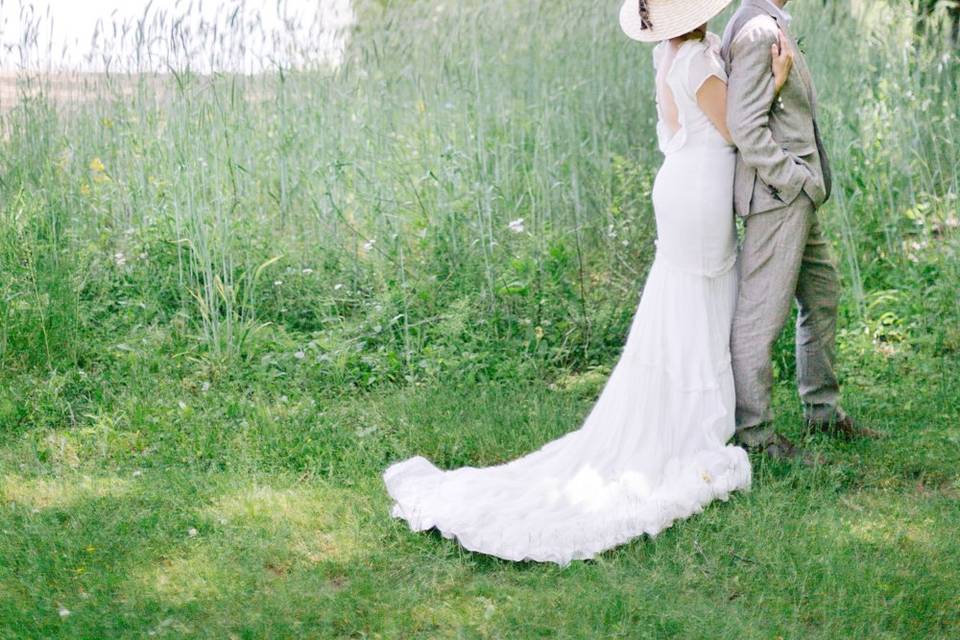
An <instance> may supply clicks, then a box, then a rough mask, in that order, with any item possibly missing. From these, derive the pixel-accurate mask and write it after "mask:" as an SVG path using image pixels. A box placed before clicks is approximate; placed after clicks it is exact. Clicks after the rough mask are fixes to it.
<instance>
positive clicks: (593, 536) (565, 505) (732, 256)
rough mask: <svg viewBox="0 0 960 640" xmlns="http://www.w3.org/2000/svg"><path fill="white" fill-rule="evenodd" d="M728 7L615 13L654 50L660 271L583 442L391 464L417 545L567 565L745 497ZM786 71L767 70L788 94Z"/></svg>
mask: <svg viewBox="0 0 960 640" xmlns="http://www.w3.org/2000/svg"><path fill="white" fill-rule="evenodd" d="M729 2H730V0H660V1H659V2H658V1H657V0H648V2H643V0H640V2H639V7H638V4H637V3H638V0H626V3H625V4H624V8H623V9H622V10H621V18H620V21H621V26H622V28H623V29H624V31H625V32H627V34H628V35H630V36H631V37H633V38H635V39H639V40H646V41H651V40H659V41H660V43H659V44H658V45H657V47H656V48H655V49H654V54H653V60H654V67H655V70H656V73H657V97H656V101H657V114H658V123H657V137H658V142H659V147H660V150H661V151H662V152H663V153H664V156H665V157H664V162H663V165H662V166H661V167H660V170H659V172H658V173H657V177H656V180H655V182H654V187H653V205H654V211H655V217H656V224H657V242H656V257H655V259H654V261H653V265H652V266H651V268H650V272H649V275H648V276H647V280H646V283H645V285H644V288H643V293H642V295H641V298H640V303H639V306H638V308H637V311H636V314H635V315H634V318H633V320H632V323H631V326H630V329H629V333H628V336H627V339H626V343H625V345H624V348H623V351H622V353H621V355H620V358H619V360H618V362H617V364H616V366H615V367H614V369H613V371H612V372H611V374H610V376H609V378H608V380H607V382H606V384H605V386H604V387H603V390H602V391H601V393H600V395H599V397H598V398H597V400H596V402H595V404H594V406H593V408H592V409H591V410H590V412H589V414H588V415H587V417H586V419H585V420H584V422H583V424H582V425H581V426H580V428H579V429H577V430H575V431H571V432H569V433H567V434H566V435H564V436H562V437H560V438H557V439H556V440H553V441H551V442H549V443H547V444H545V445H544V446H543V447H541V448H540V449H538V450H536V451H533V452H531V453H529V454H527V455H525V456H523V457H520V458H517V459H514V460H512V461H510V462H506V463H503V464H499V465H494V466H488V467H472V466H466V467H461V468H458V469H451V470H442V469H439V468H437V467H436V466H435V465H434V464H433V463H431V462H430V461H429V460H427V459H426V458H424V457H423V456H414V457H412V458H409V459H407V460H403V461H400V462H396V463H394V464H392V465H391V466H390V467H389V468H387V469H386V471H385V472H384V473H383V480H384V483H385V485H386V489H387V491H388V493H389V494H390V496H391V497H392V498H393V501H394V502H393V506H392V509H391V515H392V516H394V517H397V518H403V519H405V520H406V521H407V523H408V524H409V527H410V529H411V530H414V531H423V530H427V529H430V528H433V527H436V528H437V529H438V530H439V531H440V533H441V534H442V535H443V536H444V537H446V538H456V540H457V541H458V542H459V543H460V544H461V545H462V546H463V547H465V548H467V549H470V550H472V551H477V552H481V553H485V554H489V555H494V556H498V557H500V558H504V559H508V560H534V561H540V562H554V563H557V564H559V565H561V566H565V565H567V564H569V563H570V561H571V560H577V559H586V558H592V557H594V556H595V555H596V554H598V553H600V552H601V551H604V550H606V549H610V548H611V547H614V546H617V545H620V544H622V543H625V542H627V541H629V540H631V539H633V538H635V537H637V536H640V535H642V534H647V535H649V536H655V535H656V534H657V533H659V532H660V531H661V530H663V529H664V528H665V527H667V526H669V525H670V524H671V523H672V522H673V521H674V520H676V519H678V518H683V517H687V516H689V515H691V514H694V513H697V512H699V511H701V510H702V509H703V508H704V506H705V505H707V504H708V503H709V502H711V501H713V500H714V499H717V498H719V499H722V500H726V499H727V498H728V496H729V494H730V492H731V491H734V490H737V489H747V488H749V486H750V478H751V474H750V462H749V459H748V457H747V454H746V452H745V451H744V450H743V449H741V448H740V447H736V446H733V445H729V444H726V442H727V440H728V439H730V438H731V437H732V436H733V433H734V406H735V403H734V391H733V375H732V370H731V365H730V351H729V334H730V325H731V320H732V316H733V309H734V302H735V300H736V288H737V274H736V270H735V269H734V268H733V267H734V263H735V260H736V229H735V224H734V217H733V211H732V206H733V205H732V202H733V173H734V157H735V150H734V147H733V146H732V144H731V143H730V141H729V134H728V133H727V131H726V125H725V108H724V103H725V97H726V91H725V89H726V85H725V82H726V74H725V72H724V65H723V62H722V61H721V59H720V57H719V53H718V48H719V38H718V37H717V36H716V35H715V34H713V33H708V32H706V24H705V22H706V21H707V20H708V19H709V18H711V17H713V16H714V15H715V14H716V13H718V12H719V11H720V10H721V9H722V8H723V7H724V6H725V5H726V4H727V3H729ZM628 5H629V7H628ZM685 5H688V6H687V8H686V9H682V10H677V11H676V13H677V14H679V13H684V14H686V15H685V17H683V18H680V17H678V16H677V15H676V14H671V8H677V7H678V6H685ZM691 8H692V10H690V9H691ZM638 9H639V10H638ZM651 23H652V26H651ZM665 33H666V35H664V34H665ZM784 58H788V56H786V55H783V56H777V55H774V56H773V60H774V72H775V73H774V75H775V76H777V86H778V88H779V87H780V86H781V85H782V78H781V77H780V75H781V74H782V75H783V77H784V78H785V76H786V72H788V71H789V60H786V61H784ZM778 61H779V64H778ZM784 66H785V67H786V71H784V68H783V67H784ZM778 67H779V68H778Z"/></svg>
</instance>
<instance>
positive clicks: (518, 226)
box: [507, 218, 523, 233]
mask: <svg viewBox="0 0 960 640" xmlns="http://www.w3.org/2000/svg"><path fill="white" fill-rule="evenodd" d="M507 228H508V229H510V231H513V232H514V233H523V218H517V219H516V220H511V221H510V224H508V225H507Z"/></svg>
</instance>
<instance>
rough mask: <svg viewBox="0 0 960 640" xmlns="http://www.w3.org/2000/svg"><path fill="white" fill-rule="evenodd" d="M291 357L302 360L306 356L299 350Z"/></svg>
mask: <svg viewBox="0 0 960 640" xmlns="http://www.w3.org/2000/svg"><path fill="white" fill-rule="evenodd" d="M293 357H294V358H296V359H297V360H303V359H304V358H306V357H307V354H306V353H304V352H303V350H302V349H301V350H300V351H297V352H296V353H294V354H293Z"/></svg>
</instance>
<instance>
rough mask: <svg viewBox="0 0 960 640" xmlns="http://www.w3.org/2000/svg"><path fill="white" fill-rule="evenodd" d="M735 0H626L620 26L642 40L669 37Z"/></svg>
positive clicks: (666, 38)
mask: <svg viewBox="0 0 960 640" xmlns="http://www.w3.org/2000/svg"><path fill="white" fill-rule="evenodd" d="M731 1H732V0H624V3H623V6H621V7H620V28H621V29H623V32H624V33H625V34H627V35H628V36H630V37H631V38H633V39H634V40H640V41H641V42H658V41H660V40H669V39H670V38H675V37H677V36H680V35H683V34H685V33H688V32H690V31H693V30H694V29H696V28H697V27H699V26H700V25H702V24H703V23H704V22H706V21H708V20H709V19H710V18H712V17H714V16H715V15H717V14H718V13H720V12H721V11H723V9H724V7H726V6H727V5H728V4H730V2H731Z"/></svg>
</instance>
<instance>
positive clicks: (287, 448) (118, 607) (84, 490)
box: [0, 0, 960, 638]
mask: <svg viewBox="0 0 960 640" xmlns="http://www.w3.org/2000/svg"><path fill="white" fill-rule="evenodd" d="M178 6H180V7H181V9H183V7H185V6H186V5H184V4H183V3H181V4H180V5H178ZM617 9H618V5H617V3H612V4H611V3H606V4H597V3H587V2H581V1H577V2H574V1H571V0H564V1H562V2H542V1H540V0H530V1H527V2H519V1H516V0H491V1H487V2H476V1H474V0H466V1H464V2H456V3H450V2H420V1H405V2H396V3H390V2H363V3H356V4H355V5H354V6H353V7H352V8H350V12H352V13H354V16H353V17H354V18H355V24H352V21H351V20H346V19H344V24H343V25H341V26H342V29H339V30H334V31H333V32H331V31H329V30H324V29H322V28H321V29H320V31H318V32H317V33H319V32H323V33H325V34H328V35H329V34H331V33H336V34H340V35H339V36H337V37H340V36H342V38H341V39H340V40H336V42H337V43H340V44H341V45H342V48H341V49H337V51H339V53H338V54H337V55H336V56H334V58H332V59H331V58H329V57H328V56H326V54H325V53H323V52H322V51H321V48H320V47H319V45H318V44H317V42H312V43H311V42H307V43H303V44H304V46H303V47H300V48H298V49H296V52H297V55H293V56H292V57H288V58H284V57H275V58H273V59H272V62H271V59H266V62H265V63H264V60H265V59H264V58H263V57H257V58H256V59H257V60H258V61H259V63H263V64H260V66H258V67H257V68H256V70H255V73H249V71H250V69H248V68H247V67H246V64H247V63H246V62H243V61H241V60H240V58H239V57H242V56H244V55H245V52H246V51H247V49H246V48H244V49H243V50H242V51H241V49H238V48H235V47H232V45H231V46H226V47H225V48H223V49H218V51H219V52H220V53H217V54H216V55H217V56H220V57H213V58H211V57H210V56H207V57H206V58H205V59H204V60H205V62H203V61H197V60H194V59H191V58H190V57H189V56H187V57H186V58H184V57H183V56H181V55H180V54H182V53H183V52H184V51H186V50H188V49H184V48H182V47H181V46H180V44H177V42H176V38H180V39H181V42H182V41H183V38H185V37H186V36H184V35H183V32H177V31H175V30H174V31H171V30H170V28H169V24H167V23H160V22H155V23H151V24H152V25H153V26H152V29H153V30H152V31H150V30H149V29H147V32H149V33H152V34H154V38H153V39H145V40H144V41H143V43H142V44H140V45H137V44H136V43H137V42H138V41H137V40H136V39H134V40H133V42H134V46H133V48H129V49H123V53H122V54H118V55H121V56H122V57H123V58H124V59H125V60H126V61H127V62H129V61H131V60H132V61H136V60H152V61H155V62H156V61H162V62H165V64H160V66H159V67H158V68H154V67H152V66H140V67H137V66H136V65H134V66H133V67H129V66H128V67H123V68H122V70H119V71H116V72H114V71H112V70H111V68H109V65H107V66H106V67H102V66H101V67H100V68H93V69H87V70H82V69H81V70H77V69H72V70H71V69H53V68H52V67H50V66H46V67H44V65H40V67H39V68H24V69H23V70H21V71H19V72H18V71H17V69H18V68H19V67H18V65H17V63H16V60H15V59H14V58H12V57H10V56H13V55H14V54H13V53H11V50H10V49H9V47H7V48H6V49H5V53H4V56H5V62H9V63H10V65H8V66H7V67H5V68H6V69H7V71H6V72H5V75H4V76H3V77H2V78H0V83H2V85H3V86H2V89H3V90H2V92H0V114H2V115H0V132H2V136H0V497H2V500H0V534H2V535H0V638H51V637H63V638H127V637H129V638H134V637H136V638H140V637H145V636H149V637H177V638H179V637H197V638H206V637H216V638H231V637H234V638H286V637H289V638H335V637H350V638H438V637H441V638H446V637H465V638H518V637H557V638H606V637H621V638H647V637H650V638H665V637H675V638H718V637H723V638H777V637H783V638H956V637H958V636H960V537H958V535H957V532H958V530H960V472H958V467H960V298H958V291H960V260H958V252H960V230H958V227H960V178H958V172H960V145H958V144H957V141H958V140H960V121H958V115H960V48H958V46H957V44H956V42H955V41H953V40H951V36H950V31H951V27H950V25H949V24H948V23H947V22H946V21H945V16H946V13H945V7H943V8H942V10H940V11H939V12H935V13H934V14H932V15H930V16H928V17H926V18H923V17H922V16H921V15H920V13H919V12H918V10H917V9H916V8H915V7H913V6H912V5H911V4H910V3H908V2H900V1H899V0H876V1H873V0H871V1H869V2H866V1H862V0H824V1H821V0H795V1H794V2H791V3H790V5H789V9H790V11H791V13H792V14H793V15H794V22H793V27H792V28H793V30H794V32H795V33H796V34H797V35H798V36H799V37H800V43H801V47H802V48H803V49H804V50H805V52H806V56H807V58H808V61H809V65H810V67H811V69H812V71H813V73H814V76H815V78H816V82H817V91H818V95H819V100H820V107H819V111H820V125H821V130H822V131H823V133H824V136H825V138H826V141H827V147H828V151H829V153H830V157H831V161H832V165H833V168H834V175H835V186H834V195H833V197H832V198H831V199H830V201H829V202H828V203H827V204H826V205H825V207H824V208H823V209H822V210H821V213H820V215H821V220H822V223H823V225H824V227H825V228H826V229H827V231H828V233H829V237H830V239H831V241H832V243H833V248H834V252H835V255H836V257H837V262H838V265H839V266H840V270H841V273H842V279H843V300H842V309H841V316H840V334H839V341H838V353H839V356H838V359H839V363H840V374H841V376H842V379H841V382H842V384H843V389H844V404H845V406H846V408H847V410H848V411H849V412H850V413H851V414H853V415H855V416H856V417H857V418H859V419H860V420H862V421H863V422H865V423H868V424H870V426H873V427H874V428H876V429H879V430H881V431H883V432H885V434H886V436H887V437H885V438H884V439H882V440H878V441H871V442H866V443H854V444H842V443H838V442H834V441H832V440H828V439H822V438H815V439H812V440H808V441H807V442H806V444H807V445H808V446H810V447H811V448H814V449H817V450H819V451H820V452H822V453H823V454H825V455H826V457H827V458H828V459H829V460H830V462H831V463H830V464H828V465H826V466H824V467H820V468H814V469H808V468H804V467H794V466H791V465H785V464H771V463H770V462H768V461H765V460H763V459H760V458H757V459H755V460H754V461H753V462H754V465H755V466H754V480H753V489H752V491H750V492H749V493H744V494H738V495H734V496H733V497H732V498H731V500H730V501H729V502H726V503H718V504H714V505H711V506H710V507H709V508H708V509H707V510H706V511H704V512H703V513H702V514H699V515H697V516H696V517H694V518H691V519H690V520H688V521H685V522H681V523H678V524H676V525H674V526H673V527H671V528H670V529H668V530H666V531H665V532H663V533H662V534H661V535H659V536H658V537H657V538H656V539H653V540H650V539H638V540H636V541H634V542H633V543H631V544H629V545H626V546H623V547H621V548H618V549H615V550H613V551H610V552H608V553H606V554H603V555H602V556H601V557H600V558H599V559H597V560H594V561H589V562H575V563H574V564H572V565H571V566H570V567H567V568H564V569H560V568H558V567H556V566H555V565H540V564H534V563H520V564H517V563H509V562H505V561H500V560H497V559H493V558H490V557H486V556H480V555H476V554H472V553H469V552H466V551H464V550H462V549H460V548H459V547H458V546H457V544H456V543H455V542H454V541H452V540H447V539H444V538H442V537H441V536H440V535H439V534H437V533H435V532H432V533H429V534H413V533H411V532H409V531H408V530H407V529H406V526H405V524H404V523H403V522H402V521H399V520H393V519H391V518H390V517H389V512H388V507H389V500H388V497H387V496H386V494H385V491H384V490H383V485H382V482H381V480H380V473H381V472H382V470H383V469H384V468H386V466H387V465H388V464H389V463H390V462H392V461H395V460H398V459H400V458H405V457H407V456H410V455H415V454H422V455H425V456H427V457H429V458H430V459H432V460H434V461H435V462H436V463H437V464H438V465H439V466H441V467H454V466H461V465H465V464H470V465H487V464H494V463H498V462H502V461H506V460H508V459H511V458H513V457H516V456H518V455H521V454H523V453H526V452H528V451H531V450H533V449H536V448H537V447H539V446H540V445H541V444H543V443H545V442H547V441H549V440H551V439H553V438H555V437H557V436H559V435H561V434H563V433H565V432H567V431H570V430H572V429H574V428H576V427H577V426H578V425H579V423H580V421H581V420H582V419H583V417H584V416H585V414H586V412H587V410H588V409H589V408H590V406H591V404H592V402H593V400H594V399H595V398H596V395H597V393H599V390H600V389H601V387H602V385H603V382H604V380H605V379H606V375H607V374H608V373H609V370H610V367H611V366H612V365H613V363H615V362H616V359H617V356H618V354H619V351H620V348H621V347H622V345H623V341H624V339H625V334H626V330H627V328H628V326H629V322H630V319H631V317H632V315H633V313H634V311H635V309H636V304H637V302H638V300H639V295H640V291H641V287H642V284H643V280H644V277H645V275H646V271H647V268H648V267H649V264H650V261H651V260H652V257H653V239H654V233H655V230H654V225H653V217H652V211H651V204H650V190H651V187H652V182H653V177H654V175H655V173H656V170H657V168H658V166H659V163H660V160H661V155H660V154H659V152H658V151H657V148H656V145H655V143H654V140H655V137H654V135H655V134H654V117H655V108H654V103H653V94H652V86H653V78H652V73H651V72H652V65H651V61H650V48H649V47H648V46H644V45H640V44H637V43H634V42H631V41H629V40H628V39H627V38H626V36H624V35H623V34H622V33H621V31H620V29H619V27H618V25H617V22H616V12H617ZM729 13H730V12H729V11H727V12H726V13H724V14H723V16H721V18H718V19H717V20H716V21H714V23H713V24H711V30H713V31H716V32H720V31H722V25H723V23H724V21H725V19H726V17H727V16H728V15H729ZM6 14H7V12H4V15H5V16H6ZM338 15H340V17H341V18H343V16H345V15H347V14H338ZM348 17H349V16H348ZM155 19H156V20H158V21H159V20H160V19H161V18H160V17H156V16H155ZM226 24H228V25H229V23H226ZM234 24H240V23H236V22H235V23H234ZM338 24H339V23H338ZM351 24H352V26H351ZM145 28H146V27H145ZM219 28H221V27H218V29H219ZM222 28H227V27H222ZM238 28H239V27H238ZM13 29H15V26H14V24H13V23H11V22H9V21H7V22H5V23H4V30H3V33H2V38H0V39H2V40H3V42H4V43H5V44H8V43H9V42H11V41H14V42H15V41H18V40H20V41H23V42H24V45H23V46H25V47H28V48H29V47H31V46H33V47H35V48H36V47H40V48H42V44H40V40H42V38H39V36H38V39H37V40H35V41H31V39H30V37H29V34H28V36H27V37H26V38H25V39H24V38H17V37H15V34H14V33H13ZM203 33H204V34H206V35H205V36H203V37H208V36H210V32H203ZM171 34H172V35H171ZM218 34H219V35H218V36H217V37H221V38H222V41H223V42H228V43H229V42H241V41H242V40H243V38H240V37H239V35H242V34H237V33H233V34H232V36H233V39H231V36H230V34H229V33H228V34H226V35H224V34H223V33H222V32H219V31H218ZM21 35H23V34H22V33H21ZM167 37H172V38H174V42H173V43H171V42H170V41H168V40H164V38H167ZM210 37H212V36H210ZM325 37H326V36H325ZM330 37H331V38H332V37H334V36H332V35H331V36H330ZM149 42H153V43H154V44H153V45H151V44H148V43H149ZM78 46H79V45H78ZM338 46H339V45H338ZM138 47H139V48H138ZM178 47H179V48H178ZM329 50H330V49H329V48H325V49H323V51H329ZM156 51H160V52H164V53H162V54H156V55H153V52H156ZM288 51H289V49H288ZM171 52H173V53H171ZM138 54H139V57H138ZM307 54H310V55H307ZM31 55H32V54H31ZM233 55H236V56H239V57H238V58H237V59H235V60H232V59H231V58H230V56H233ZM298 56H299V57H298ZM310 56H312V57H310ZM325 56H326V57H325ZM81 57H82V56H81ZM17 59H18V60H19V59H25V58H17ZM26 59H34V58H33V57H28V58H26ZM231 60H232V61H233V62H237V64H234V65H231V64H229V63H230V62H231ZM11 61H13V62H11ZM211 61H213V62H215V63H216V64H212V65H207V63H210V62H211ZM138 71H139V73H138ZM792 345H793V334H792V329H791V328H790V327H789V326H788V327H787V329H786V330H785V332H784V334H783V336H782V337H781V340H780V342H779V343H778V345H777V349H776V354H775V358H776V371H777V378H778V384H777V388H776V392H775V401H776V406H777V410H778V418H777V427H778V429H780V430H782V431H783V432H784V433H786V434H788V435H789V436H791V437H794V438H796V439H801V437H802V436H801V432H800V422H801V420H800V410H799V403H798V400H797V398H796V391H795V387H794V385H793V376H794V373H795V366H794V360H793V354H792V349H793V346H792Z"/></svg>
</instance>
